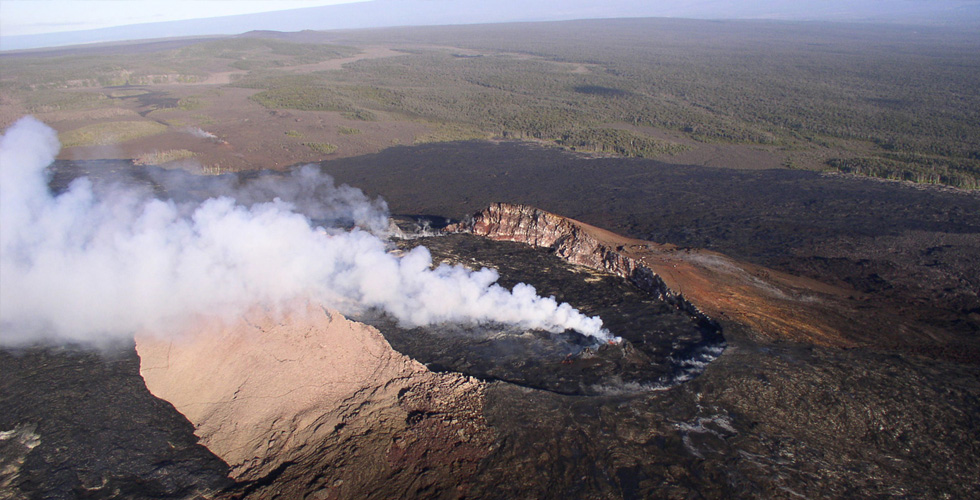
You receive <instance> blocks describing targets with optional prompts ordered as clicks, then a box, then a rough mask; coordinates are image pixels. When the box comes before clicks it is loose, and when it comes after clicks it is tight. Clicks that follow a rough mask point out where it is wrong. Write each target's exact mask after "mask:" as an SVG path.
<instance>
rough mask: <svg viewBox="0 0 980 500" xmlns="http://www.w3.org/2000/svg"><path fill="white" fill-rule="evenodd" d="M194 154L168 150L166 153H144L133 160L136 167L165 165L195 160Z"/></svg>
mask: <svg viewBox="0 0 980 500" xmlns="http://www.w3.org/2000/svg"><path fill="white" fill-rule="evenodd" d="M193 157H194V152H193V151H188V150H186V149H168V150H165V151H153V152H150V153H143V154H141V155H139V156H137V157H136V158H134V159H133V164H135V165H163V164H164V163H170V162H174V161H178V160H186V159H188V158H193Z"/></svg>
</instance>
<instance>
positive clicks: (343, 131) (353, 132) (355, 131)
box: [337, 126, 361, 135]
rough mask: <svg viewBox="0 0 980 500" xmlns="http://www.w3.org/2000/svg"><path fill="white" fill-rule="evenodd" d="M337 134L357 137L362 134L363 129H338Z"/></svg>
mask: <svg viewBox="0 0 980 500" xmlns="http://www.w3.org/2000/svg"><path fill="white" fill-rule="evenodd" d="M337 133H338V134H340V135H357V134H360V133H361V129H359V128H354V127H344V126H340V127H337Z"/></svg>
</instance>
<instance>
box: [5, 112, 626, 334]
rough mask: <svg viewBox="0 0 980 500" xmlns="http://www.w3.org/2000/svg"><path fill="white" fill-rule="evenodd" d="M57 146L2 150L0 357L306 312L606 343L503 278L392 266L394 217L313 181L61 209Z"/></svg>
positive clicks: (75, 199) (417, 259)
mask: <svg viewBox="0 0 980 500" xmlns="http://www.w3.org/2000/svg"><path fill="white" fill-rule="evenodd" d="M58 147H59V144H58V140H57V135H56V134H55V132H54V131H53V130H52V129H50V128H49V127H47V126H46V125H44V124H43V123H41V122H39V121H37V120H35V119H34V118H31V117H27V118H23V119H21V120H20V121H18V122H17V123H16V124H14V125H13V126H12V127H11V128H10V129H9V130H8V131H7V132H6V134H5V135H4V136H3V138H2V141H0V328H2V331H3V335H2V340H0V343H3V344H16V343H23V342H34V341H37V340H44V339H47V340H57V341H64V340H70V341H82V342H95V343H100V342H105V341H107V340H111V339H122V338H126V337H127V336H131V335H132V333H133V332H136V331H140V330H149V331H155V332H167V331H174V330H175V328H176V327H177V326H178V325H180V323H181V322H182V321H186V320H188V319H189V318H191V317H193V316H195V315H215V314H219V315H226V316H228V317H230V316H231V315H234V314H236V313H237V312H239V311H241V310H242V309H244V308H246V307H249V306H251V305H254V304H262V305H266V306H269V307H285V306H286V305H287V304H289V303H290V302H292V301H293V300H295V299H302V298H312V299H313V300H317V301H321V302H322V303H324V304H327V305H328V306H330V307H333V308H337V309H339V310H340V311H342V312H356V311H358V310H362V309H363V308H380V309H383V310H385V311H386V312H387V313H389V314H391V315H392V316H394V317H395V318H396V319H398V320H399V321H400V322H401V323H402V324H403V325H405V326H410V327H411V326H422V325H427V324H434V323H439V322H488V321H493V322H504V323H512V324H516V325H519V326H521V327H524V328H539V329H544V330H548V331H553V332H555V331H562V330H565V329H574V330H577V331H579V332H581V333H583V334H586V335H592V336H595V337H597V338H598V339H600V340H607V339H609V338H610V335H609V333H608V332H607V331H606V330H603V329H602V321H601V320H600V319H599V318H598V317H586V316H584V315H583V314H581V313H580V312H578V311H577V310H575V309H574V308H572V307H571V306H569V305H568V304H558V303H557V302H556V301H555V300H554V299H553V298H543V297H539V296H538V295H537V294H536V293H535V291H534V288H533V287H530V286H528V285H518V286H516V287H514V289H513V290H512V291H509V290H506V289H504V288H502V287H500V286H499V285H497V284H496V283H495V282H496V280H497V273H496V271H493V270H489V269H483V270H480V271H470V270H467V269H465V268H463V267H459V266H455V267H452V266H446V265H440V266H438V267H435V268H433V267H432V260H431V257H430V255H429V252H428V250H426V249H425V248H416V249H415V250H413V251H411V252H409V253H408V254H406V255H405V256H403V257H396V256H394V255H392V254H391V253H389V252H388V251H387V249H386V244H385V241H383V240H382V239H381V238H379V237H378V236H377V234H380V233H382V232H383V231H384V228H385V227H387V226H386V224H387V215H386V209H387V207H386V206H385V205H384V203H383V202H380V201H375V202H372V201H370V200H368V199H367V197H365V196H364V195H363V193H361V192H360V190H357V189H354V188H350V187H347V186H340V187H336V186H334V184H333V181H332V179H330V178H329V177H325V176H322V175H321V174H319V172H317V171H316V170H315V169H312V168H311V169H305V170H301V171H299V172H297V173H295V174H294V175H293V176H291V178H288V179H287V181H286V182H281V183H275V182H273V181H270V180H258V181H255V182H253V183H251V184H248V185H247V186H244V187H241V186H240V188H241V189H238V190H237V191H236V190H235V189H233V188H232V187H231V186H225V187H224V188H223V189H225V190H226V191H227V192H226V195H224V196H218V197H214V198H209V199H207V200H204V201H202V202H194V203H189V202H180V203H179V202H177V201H174V200H159V199H153V198H149V197H148V196H146V195H145V193H143V194H140V191H138V190H132V189H123V188H116V189H112V190H103V189H99V190H95V189H93V186H92V184H91V182H89V181H88V180H87V179H84V178H82V179H78V180H76V181H74V182H73V183H72V184H71V185H70V186H69V188H68V189H67V191H65V192H64V193H61V194H59V195H57V196H54V195H52V194H51V193H50V192H49V190H48V187H47V183H46V179H45V173H44V168H45V166H47V165H48V164H50V163H51V162H52V161H53V159H54V157H55V155H56V154H57V151H58ZM280 179H282V178H280ZM290 179H291V180H290ZM277 189H279V191H277ZM219 191H221V190H220V189H219ZM232 191H234V193H232ZM231 194H235V195H236V196H238V197H240V198H242V199H241V200H239V199H236V198H233V197H232V196H230V195H231ZM278 194H283V196H278ZM312 199H317V200H320V201H321V204H320V205H318V206H313V205H312V204H311V203H310V202H311V200H312ZM289 200H292V201H289ZM300 206H302V207H304V209H305V210H308V211H310V212H311V213H313V214H314V215H313V216H312V217H313V219H314V220H317V221H318V223H321V224H324V225H318V226H314V225H313V223H312V222H311V216H308V215H305V214H303V213H300V212H299V211H298V207H300ZM322 221H327V222H328V223H330V224H326V223H324V222H322ZM342 221H349V222H351V223H355V224H359V225H361V226H363V227H366V228H367V230H364V229H361V228H358V227H355V228H353V229H350V230H348V229H346V228H340V227H337V226H336V224H337V223H341V222H342Z"/></svg>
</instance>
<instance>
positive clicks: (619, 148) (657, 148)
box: [556, 128, 691, 158]
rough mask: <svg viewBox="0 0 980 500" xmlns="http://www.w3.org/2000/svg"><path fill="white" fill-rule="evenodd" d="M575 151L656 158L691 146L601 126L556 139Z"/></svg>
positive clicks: (682, 150) (679, 151)
mask: <svg viewBox="0 0 980 500" xmlns="http://www.w3.org/2000/svg"><path fill="white" fill-rule="evenodd" d="M556 142H557V143H558V144H559V145H560V146H563V147H567V148H570V149H572V150H575V151H592V152H596V153H612V154H616V155H619V156H628V157H636V158H656V157H658V156H663V155H673V154H677V153H681V152H684V151H688V150H690V149H691V147H690V146H686V145H684V144H678V143H676V142H668V141H661V140H657V139H652V138H650V137H645V136H642V135H638V134H635V133H633V132H630V131H628V130H620V129H611V128H599V129H586V130H578V131H575V132H570V133H568V134H565V135H563V136H562V137H561V138H560V139H558V140H557V141H556Z"/></svg>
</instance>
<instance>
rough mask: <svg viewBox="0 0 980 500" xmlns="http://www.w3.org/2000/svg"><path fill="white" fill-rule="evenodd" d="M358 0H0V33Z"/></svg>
mask: <svg viewBox="0 0 980 500" xmlns="http://www.w3.org/2000/svg"><path fill="white" fill-rule="evenodd" d="M357 1H364V0H0V34H2V35H3V36H16V35H31V34H37V33H54V32H59V31H77V30H87V29H95V28H106V27H109V26H122V25H127V24H141V23H152V22H158V21H176V20H182V19H197V18H206V17H218V16H230V15H235V14H251V13H256V12H269V11H275V10H286V9H298V8H303V7H317V6H321V5H331V4H339V3H353V2H357Z"/></svg>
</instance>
